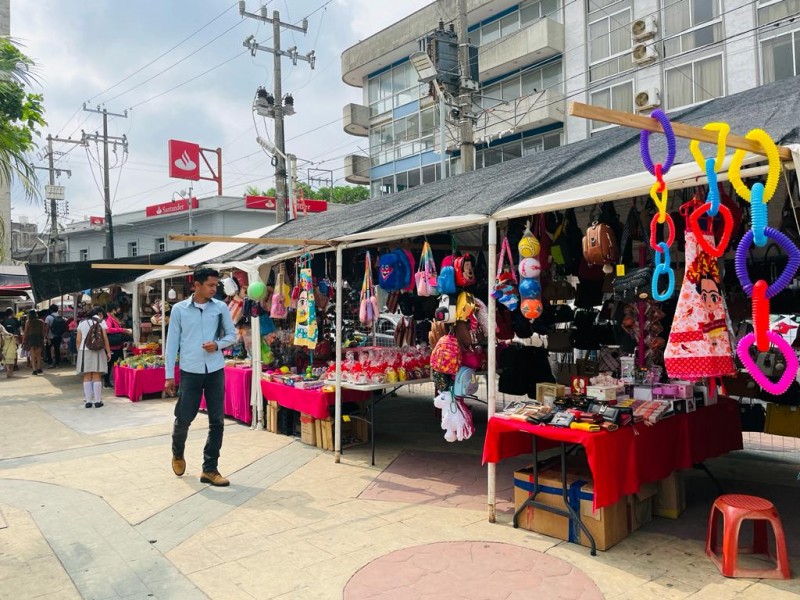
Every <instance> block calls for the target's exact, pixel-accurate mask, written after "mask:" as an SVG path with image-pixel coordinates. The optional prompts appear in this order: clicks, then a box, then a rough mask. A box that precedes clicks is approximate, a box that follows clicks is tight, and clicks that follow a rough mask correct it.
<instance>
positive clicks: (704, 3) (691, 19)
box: [664, 0, 722, 56]
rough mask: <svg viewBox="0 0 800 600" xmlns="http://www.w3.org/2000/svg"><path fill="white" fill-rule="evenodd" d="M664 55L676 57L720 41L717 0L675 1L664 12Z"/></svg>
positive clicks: (720, 28) (720, 31)
mask: <svg viewBox="0 0 800 600" xmlns="http://www.w3.org/2000/svg"><path fill="white" fill-rule="evenodd" d="M664 38H665V39H664V53H665V55H667V56H675V55H676V54H681V53H683V52H688V51H689V50H694V49H695V48H699V47H701V46H707V45H708V44H713V43H714V42H718V41H720V40H721V39H722V20H721V18H720V6H719V0H677V2H673V3H671V4H668V5H667V6H666V8H665V9H664Z"/></svg>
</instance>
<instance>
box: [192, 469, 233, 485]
mask: <svg viewBox="0 0 800 600" xmlns="http://www.w3.org/2000/svg"><path fill="white" fill-rule="evenodd" d="M200 483H210V484H211V485H215V486H217V487H225V486H226V485H230V484H231V482H230V481H228V480H227V479H225V478H224V477H223V476H222V475H220V474H219V471H211V472H205V471H204V472H203V474H202V475H201V476H200Z"/></svg>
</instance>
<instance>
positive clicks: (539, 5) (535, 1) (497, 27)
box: [469, 0, 561, 46]
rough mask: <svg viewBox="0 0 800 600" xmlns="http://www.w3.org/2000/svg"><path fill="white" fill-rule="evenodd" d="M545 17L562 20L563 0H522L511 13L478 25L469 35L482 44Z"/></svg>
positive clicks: (476, 43)
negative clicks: (523, 0) (525, 0)
mask: <svg viewBox="0 0 800 600" xmlns="http://www.w3.org/2000/svg"><path fill="white" fill-rule="evenodd" d="M545 17H547V18H548V19H553V20H554V21H558V22H559V23H560V22H561V0H529V1H527V2H522V3H521V4H520V5H519V6H518V7H517V8H516V9H515V10H513V11H512V12H510V13H509V14H507V15H505V16H503V17H500V18H499V19H496V20H494V21H491V22H490V23H485V24H483V25H481V26H480V27H477V28H476V29H474V30H472V31H470V32H469V35H470V37H471V39H472V41H473V43H474V44H475V45H477V46H481V45H483V44H489V43H491V42H493V41H495V40H498V39H500V38H502V37H505V36H507V35H511V34H513V33H515V32H517V31H519V30H520V29H524V28H525V27H528V26H529V25H532V24H533V23H535V22H536V21H538V20H540V19H544V18H545Z"/></svg>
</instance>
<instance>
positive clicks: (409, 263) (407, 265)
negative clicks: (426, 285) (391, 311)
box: [395, 248, 416, 292]
mask: <svg viewBox="0 0 800 600" xmlns="http://www.w3.org/2000/svg"><path fill="white" fill-rule="evenodd" d="M395 252H397V255H398V257H399V258H400V262H401V263H402V264H403V267H404V269H403V279H402V281H401V282H400V283H401V284H402V288H401V291H403V292H413V291H414V284H415V283H416V282H415V280H414V271H415V269H416V263H415V261H414V255H413V254H411V252H409V251H408V250H406V249H405V248H397V249H396V250H395Z"/></svg>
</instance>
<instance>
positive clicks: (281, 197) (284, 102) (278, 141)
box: [239, 0, 316, 223]
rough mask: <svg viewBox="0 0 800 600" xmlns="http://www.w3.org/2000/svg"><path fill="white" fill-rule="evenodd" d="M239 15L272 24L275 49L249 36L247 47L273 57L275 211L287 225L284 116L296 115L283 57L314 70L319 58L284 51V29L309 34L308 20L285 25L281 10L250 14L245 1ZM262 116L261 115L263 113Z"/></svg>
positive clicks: (240, 1) (280, 220) (294, 49)
mask: <svg viewBox="0 0 800 600" xmlns="http://www.w3.org/2000/svg"><path fill="white" fill-rule="evenodd" d="M239 15H240V16H242V17H248V18H250V19H255V20H257V21H261V22H262V23H270V24H272V43H273V44H274V47H272V48H270V47H267V46H262V45H261V44H259V43H257V42H256V41H255V36H252V35H251V36H249V37H248V38H247V39H246V40H245V41H244V44H243V45H244V46H245V47H246V48H249V49H250V53H251V54H252V55H253V56H255V55H256V52H257V51H259V50H261V51H262V52H269V53H271V54H272V55H273V67H274V70H275V73H274V76H273V79H274V82H273V93H274V98H273V99H272V104H270V106H269V113H268V114H267V115H266V116H270V117H272V118H274V119H275V147H276V148H277V149H278V152H276V154H275V194H276V196H277V197H276V198H275V211H276V221H277V222H278V223H285V222H286V220H287V212H286V200H287V194H286V189H287V175H288V173H287V170H286V140H285V135H284V128H283V117H284V115H286V116H290V115H293V114H294V98H292V96H290V95H287V97H286V98H285V99H284V97H283V88H282V85H281V57H282V56H288V57H289V58H291V60H292V63H293V64H295V65H296V64H297V61H298V60H304V61H306V62H308V63H309V65H310V66H311V68H312V69H313V68H314V63H315V61H316V56H315V53H314V51H313V50H312V51H311V52H309V53H308V54H306V55H301V54H298V52H297V47H296V46H293V47H291V48H289V49H287V50H281V28H282V27H283V28H285V29H291V30H293V31H299V32H300V33H302V34H305V33H306V32H307V31H308V19H303V22H302V26H300V27H298V26H297V25H292V24H291V23H284V22H282V21H281V15H280V13H279V12H278V11H277V10H274V11H272V18H270V17H267V8H266V6H262V7H261V9H260V11H259V13H258V14H256V13H249V12H247V10H246V2H245V0H239ZM259 114H261V113H259Z"/></svg>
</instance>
